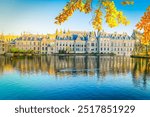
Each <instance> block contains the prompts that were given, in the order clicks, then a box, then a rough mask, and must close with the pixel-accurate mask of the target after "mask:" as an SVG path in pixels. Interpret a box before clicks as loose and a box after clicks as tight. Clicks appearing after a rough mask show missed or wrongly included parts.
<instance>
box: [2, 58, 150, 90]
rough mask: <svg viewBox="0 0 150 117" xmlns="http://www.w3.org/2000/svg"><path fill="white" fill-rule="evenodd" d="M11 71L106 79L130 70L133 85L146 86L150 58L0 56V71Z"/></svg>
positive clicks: (149, 74) (149, 71)
mask: <svg viewBox="0 0 150 117" xmlns="http://www.w3.org/2000/svg"><path fill="white" fill-rule="evenodd" d="M14 71H18V72H20V73H21V74H32V73H47V74H49V75H54V76H55V77H57V78H61V77H62V78H63V77H64V76H78V75H85V76H94V75H96V76H97V78H98V80H99V79H104V78H107V77H106V76H107V75H112V77H114V76H116V75H120V74H121V75H127V74H128V73H131V74H132V78H133V83H134V85H135V86H137V85H143V87H146V85H147V80H148V78H149V77H150V60H149V59H140V58H137V59H135V58H130V57H121V56H114V57H113V56H111V57H110V56H105V57H104V56H37V57H32V58H28V57H26V58H22V59H17V58H13V59H11V58H8V57H4V56H0V74H3V73H5V72H14ZM141 82H142V83H141Z"/></svg>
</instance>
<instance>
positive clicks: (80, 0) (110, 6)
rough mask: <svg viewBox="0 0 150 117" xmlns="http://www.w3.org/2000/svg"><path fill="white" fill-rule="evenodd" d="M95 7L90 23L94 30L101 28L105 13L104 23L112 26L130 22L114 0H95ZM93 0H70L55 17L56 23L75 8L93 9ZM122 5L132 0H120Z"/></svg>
mask: <svg viewBox="0 0 150 117" xmlns="http://www.w3.org/2000/svg"><path fill="white" fill-rule="evenodd" d="M97 2H98V4H97V5H96V6H97V8H96V10H95V11H94V17H93V18H92V19H93V20H92V25H93V28H94V29H95V30H98V31H100V30H102V19H103V18H102V17H103V15H104V14H105V19H106V23H107V24H108V26H109V27H111V28H113V27H116V26H118V25H119V24H123V25H128V24H129V23H130V22H129V20H128V19H127V18H126V16H124V14H123V12H122V11H119V10H118V9H117V8H116V5H115V2H114V0H97ZM92 3H93V0H70V1H69V2H68V3H67V4H66V6H65V7H64V9H63V10H62V12H61V13H60V14H59V15H58V16H57V17H56V18H55V19H56V22H55V23H56V24H62V23H64V22H65V21H67V20H68V19H69V18H70V17H71V16H72V15H73V13H74V12H75V11H76V10H79V11H80V12H84V13H85V14H88V13H90V12H92V11H93V10H94V9H93V8H92ZM121 4H122V5H132V4H134V0H122V2H121Z"/></svg>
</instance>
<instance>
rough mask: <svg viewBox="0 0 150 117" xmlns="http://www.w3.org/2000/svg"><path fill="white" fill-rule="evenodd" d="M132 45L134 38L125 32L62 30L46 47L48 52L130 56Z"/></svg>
mask: <svg viewBox="0 0 150 117" xmlns="http://www.w3.org/2000/svg"><path fill="white" fill-rule="evenodd" d="M134 45H135V40H134V39H132V37H130V36H128V35H127V33H123V34H117V33H113V34H110V33H106V32H100V33H95V32H90V33H86V32H83V33H81V32H71V33H68V32H67V33H65V32H64V33H63V34H58V35H57V36H56V39H55V44H54V45H51V48H49V49H48V54H51V53H59V52H61V51H65V52H66V53H101V54H110V53H114V54H116V55H126V56H130V55H131V54H132V51H133V49H134ZM51 49H52V50H53V51H51Z"/></svg>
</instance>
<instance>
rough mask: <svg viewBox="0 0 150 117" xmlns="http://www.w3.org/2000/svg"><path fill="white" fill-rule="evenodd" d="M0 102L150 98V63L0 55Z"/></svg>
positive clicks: (127, 60)
mask: <svg viewBox="0 0 150 117" xmlns="http://www.w3.org/2000/svg"><path fill="white" fill-rule="evenodd" d="M0 99H5V100H8V99H12V100H16V99H19V100H29V99H30V100H56V99H59V100H72V99H75V100H78V99H80V100H89V99H90V100H110V99H111V100H116V99H120V100H123V99H124V100H128V99H133V100H136V99H141V100H143V99H144V100H145V99H150V60H146V59H133V58H130V57H102V56H42V57H33V58H22V59H17V58H16V59H12V60H11V59H10V58H6V57H4V56H0Z"/></svg>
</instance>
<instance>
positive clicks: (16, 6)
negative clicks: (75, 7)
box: [0, 0, 150, 34]
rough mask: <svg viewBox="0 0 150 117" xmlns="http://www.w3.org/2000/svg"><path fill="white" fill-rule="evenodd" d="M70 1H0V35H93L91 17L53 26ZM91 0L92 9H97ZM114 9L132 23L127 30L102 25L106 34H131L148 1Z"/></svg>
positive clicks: (138, 0)
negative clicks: (68, 32)
mask: <svg viewBox="0 0 150 117" xmlns="http://www.w3.org/2000/svg"><path fill="white" fill-rule="evenodd" d="M68 1H69V0H0V32H3V33H5V34H8V33H11V34H20V33H21V32H30V33H35V34H36V33H41V34H46V33H54V32H55V30H56V29H65V30H68V29H70V30H73V31H92V30H93V28H92V25H91V19H92V16H93V13H90V14H88V15H87V14H84V13H80V12H79V11H76V12H75V13H74V15H73V16H72V17H71V18H70V19H69V20H68V21H67V22H65V23H64V24H62V25H61V26H58V25H55V24H54V21H55V20H54V19H55V17H56V16H57V15H58V14H59V13H60V12H61V10H62V9H63V7H64V6H65V4H66V3H67V2H68ZM96 1H97V0H94V4H93V6H95V5H96ZM115 2H116V6H117V8H118V9H119V10H122V11H123V12H124V14H125V15H126V16H127V17H128V19H129V20H130V21H131V24H130V25H129V26H122V25H121V26H119V27H117V28H109V27H108V26H107V24H106V23H105V22H104V23H103V29H104V30H105V31H107V32H119V33H122V32H127V33H128V34H131V33H132V30H133V29H134V28H135V24H136V23H137V22H138V21H139V20H140V17H141V16H143V13H144V12H145V10H146V8H147V7H148V5H150V0H135V4H134V5H133V6H132V5H130V6H122V5H121V4H120V2H121V0H115Z"/></svg>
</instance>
